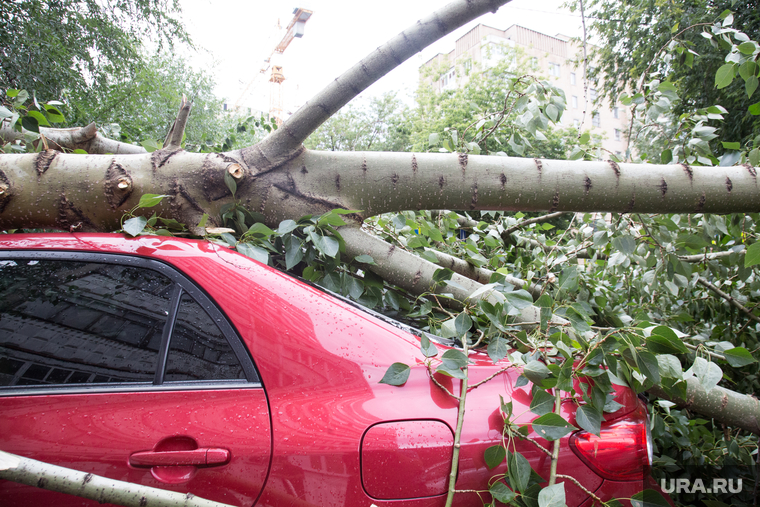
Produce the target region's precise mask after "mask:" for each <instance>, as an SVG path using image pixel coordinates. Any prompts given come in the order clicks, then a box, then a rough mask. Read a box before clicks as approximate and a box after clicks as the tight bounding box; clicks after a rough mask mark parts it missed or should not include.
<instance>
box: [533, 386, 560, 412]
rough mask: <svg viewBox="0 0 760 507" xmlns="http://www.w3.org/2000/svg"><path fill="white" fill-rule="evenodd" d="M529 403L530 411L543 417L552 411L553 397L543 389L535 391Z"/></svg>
mask: <svg viewBox="0 0 760 507" xmlns="http://www.w3.org/2000/svg"><path fill="white" fill-rule="evenodd" d="M535 391H536V392H535V393H533V399H532V400H531V402H530V411H531V412H533V413H534V414H536V415H544V414H548V413H549V412H551V411H553V410H554V396H552V395H551V394H549V393H547V392H546V391H545V390H543V389H536V390H535Z"/></svg>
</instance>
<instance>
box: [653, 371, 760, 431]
mask: <svg viewBox="0 0 760 507" xmlns="http://www.w3.org/2000/svg"><path fill="white" fill-rule="evenodd" d="M686 385H687V387H686V398H685V399H681V398H676V397H673V396H670V395H668V394H667V393H666V392H665V391H664V390H663V389H662V388H661V387H660V386H654V387H652V388H651V389H649V392H650V393H651V394H654V395H655V396H657V397H658V398H663V399H666V400H670V401H672V402H673V403H676V404H677V405H678V406H679V407H680V408H686V409H689V410H691V411H693V412H696V413H698V414H702V415H703V416H706V417H709V418H712V419H715V420H716V421H718V422H720V423H723V424H726V425H728V426H736V427H739V428H742V429H744V430H747V431H749V432H752V433H754V434H756V435H760V401H758V400H757V398H755V397H753V396H750V395H746V394H739V393H737V392H734V391H730V390H728V389H724V388H722V387H713V388H712V389H711V390H710V392H709V393H708V392H705V389H704V388H703V387H702V384H700V383H699V379H697V378H696V377H691V378H689V379H687V381H686Z"/></svg>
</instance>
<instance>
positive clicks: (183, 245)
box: [0, 234, 640, 507]
mask: <svg viewBox="0 0 760 507" xmlns="http://www.w3.org/2000/svg"><path fill="white" fill-rule="evenodd" d="M19 248H24V249H50V248H55V249H61V250H77V251H79V250H81V251H99V252H110V253H120V254H127V255H137V256H145V257H150V258H152V259H157V260H159V261H162V262H165V263H167V264H170V265H172V266H173V267H175V268H176V269H178V270H179V271H181V272H183V273H185V274H186V275H187V276H188V277H190V278H192V279H193V281H194V282H195V283H196V284H198V286H199V287H200V288H201V289H202V290H203V291H205V293H206V294H208V296H209V297H210V298H211V299H212V300H213V301H215V303H216V304H217V305H218V306H219V308H220V309H221V311H222V312H223V313H224V314H225V315H226V316H227V317H228V318H229V320H230V322H231V323H232V325H233V326H234V328H235V329H236V330H237V332H238V334H239V335H240V337H241V339H242V340H243V342H244V343H245V345H246V347H247V349H248V351H249V352H250V354H251V356H252V358H253V360H254V363H255V365H256V369H257V371H258V373H259V375H260V379H261V384H262V386H263V390H264V392H265V393H266V394H265V395H264V394H263V393H262V394H261V400H260V401H262V400H263V399H264V397H265V399H266V401H267V403H268V405H269V417H270V418H271V442H272V448H271V461H270V464H269V471H268V476H267V478H266V482H265V485H264V488H263V491H261V495H260V496H259V498H258V500H257V503H256V505H266V506H270V505H271V506H275V505H277V506H283V505H293V506H306V505H311V506H331V505H336V506H337V505H351V506H353V505H366V506H369V505H370V504H373V503H374V504H376V505H377V506H384V505H387V506H397V507H406V506H409V507H412V506H441V505H443V503H444V498H445V496H444V495H443V494H439V495H433V496H421V494H420V490H419V487H409V488H406V489H405V488H404V487H399V486H397V485H384V486H378V485H377V484H375V485H371V486H370V487H369V489H370V491H368V490H367V487H365V484H363V482H362V463H361V442H362V439H363V438H364V437H365V435H366V434H367V431H369V430H370V428H373V427H377V426H378V425H387V424H391V425H392V424H401V427H403V425H404V424H408V425H409V426H408V427H413V426H414V425H415V424H416V423H415V421H431V420H432V421H436V422H437V424H441V425H445V426H447V427H448V430H449V431H450V432H451V433H452V434H453V429H454V428H455V427H456V420H457V407H458V404H457V401H456V400H455V399H453V398H452V397H451V396H450V395H449V394H447V393H445V392H444V391H443V390H442V389H441V388H440V387H438V386H436V385H435V384H434V383H433V382H431V380H430V378H429V372H428V367H427V365H426V362H425V361H426V358H425V357H424V356H423V355H422V354H421V352H420V350H419V347H420V342H419V338H417V337H416V336H414V335H412V334H409V333H407V332H405V331H403V330H401V329H399V328H396V327H394V326H392V325H391V324H389V323H388V322H385V321H381V320H379V319H377V318H375V317H373V316H371V315H370V314H368V313H366V312H363V311H361V310H359V309H357V308H355V307H353V306H351V305H349V304H348V303H346V302H343V301H340V300H337V299H335V298H333V297H331V296H330V295H328V294H325V293H323V292H321V291H319V290H317V289H316V288H313V287H311V286H309V285H307V284H305V283H303V282H300V281H298V280H295V279H294V278H292V277H290V276H288V275H285V274H283V273H280V272H278V271H276V270H274V269H272V268H269V267H267V266H263V265H261V264H259V263H257V262H255V261H253V260H251V259H248V258H245V257H242V256H241V255H239V254H237V253H235V252H232V251H230V250H228V249H227V248H224V247H221V246H218V245H215V244H212V243H210V242H202V241H200V242H199V241H188V240H180V239H172V238H163V237H140V238H135V239H125V238H124V237H123V236H120V235H114V234H61V235H28V236H27V235H8V236H5V237H3V238H2V239H1V240H0V249H19ZM438 348H439V350H440V351H441V352H443V351H444V350H445V349H446V347H445V346H443V345H438ZM470 359H471V360H472V362H473V364H472V366H470V368H469V369H470V378H471V385H472V384H474V383H476V382H478V381H480V380H482V379H485V378H487V377H489V376H491V375H493V374H495V373H497V372H498V373H497V375H496V377H495V378H494V379H493V380H491V381H490V382H488V383H485V384H483V385H481V386H479V387H477V388H476V389H473V390H472V391H470V392H469V393H468V401H467V408H466V413H465V420H464V428H463V432H462V447H461V454H460V471H459V475H458V479H457V489H477V490H484V489H487V488H488V479H489V478H490V477H492V476H493V475H496V474H497V473H504V471H505V470H506V465H505V464H502V465H500V466H499V467H497V468H496V469H494V470H488V467H487V466H486V464H485V460H484V457H483V452H484V451H485V449H486V448H488V447H490V446H492V445H495V444H497V443H498V442H500V440H501V431H502V427H503V423H504V421H503V419H502V416H501V412H500V411H499V397H500V396H503V397H504V398H505V399H511V400H512V401H513V404H514V406H515V409H514V412H515V414H517V421H516V422H518V423H520V424H529V423H530V422H531V421H532V420H533V419H535V417H536V415H535V414H533V413H531V412H530V411H529V409H528V407H529V405H530V401H531V399H532V397H531V394H530V387H529V386H524V387H520V388H516V387H515V382H516V380H517V377H518V376H519V375H520V370H519V369H517V368H509V369H507V370H506V371H503V372H500V370H501V369H503V368H505V367H506V366H509V365H508V364H507V363H502V364H499V365H494V364H493V363H492V362H491V361H490V359H489V358H488V356H487V355H486V354H485V353H484V352H473V353H472V354H471V355H470ZM395 362H402V363H406V364H408V365H410V366H411V369H410V376H409V379H408V381H407V382H406V384H405V385H404V386H403V387H394V386H389V385H386V384H380V383H379V381H380V379H381V378H382V377H383V374H384V373H385V371H386V369H387V368H388V367H389V366H390V365H391V364H393V363H395ZM436 379H437V380H438V381H439V383H440V384H441V385H443V386H445V387H447V389H448V390H449V391H450V392H451V393H452V394H454V395H458V394H459V390H460V383H459V381H458V380H457V381H455V380H454V379H452V378H451V377H444V376H441V375H439V374H436ZM246 392H247V391H246V390H245V389H241V390H239V391H238V393H239V394H238V395H240V396H245V395H246V394H245V393H246ZM618 392H619V393H620V395H619V396H618V401H619V402H620V403H622V404H623V406H624V407H623V408H622V409H621V410H620V411H619V412H618V413H616V414H614V415H613V416H612V417H619V416H622V415H623V414H625V413H626V412H627V411H631V410H633V408H634V406H635V404H636V403H637V401H636V399H635V396H632V395H631V394H630V392H626V391H625V390H623V389H622V388H621V389H619V391H618ZM1 394H2V393H0V414H2V415H1V416H0V418H1V419H2V420H1V421H0V428H5V430H3V431H2V436H0V440H2V441H0V448H2V449H5V450H10V449H7V448H5V447H6V442H7V440H8V438H9V437H8V436H7V435H8V434H9V433H8V431H10V432H11V433H12V432H13V431H15V430H13V429H12V428H9V426H8V425H7V423H6V420H7V419H6V416H5V413H6V411H5V410H6V409H5V407H6V406H10V405H8V404H9V402H8V399H9V398H4V397H2V396H1ZM139 396H147V397H146V398H145V399H144V400H143V401H141V403H145V404H146V405H145V410H148V411H149V410H151V408H152V407H153V406H154V403H155V400H156V398H151V397H150V396H148V395H144V394H140V395H139ZM154 396H155V395H154ZM226 396H227V393H225V399H229V400H233V399H234V398H235V393H234V392H232V394H229V398H227V397H226ZM27 398H32V397H27ZM230 402H231V401H230ZM14 403H21V405H19V406H23V403H22V401H18V402H14ZM209 403H210V404H211V405H210V406H214V405H215V404H216V401H213V402H212V401H211V400H209ZM44 405H47V401H46V403H45V404H44ZM53 405H54V403H52V404H51V405H50V406H45V407H43V408H40V410H42V411H43V412H45V411H46V410H47V411H48V413H49V410H51V409H52V408H51V407H52V406H53ZM576 406H577V404H576V402H575V401H572V400H566V401H564V402H563V405H562V413H563V415H564V416H566V417H567V418H568V420H570V422H571V423H572V422H574V410H575V407H576ZM227 410H228V411H230V415H229V417H230V418H233V417H234V415H235V408H234V407H233V406H232V405H229V408H228V409H227ZM256 410H257V412H256V413H257V414H263V412H261V409H260V408H259V407H257V408H256ZM241 415H242V414H241ZM16 417H17V419H16V420H17V423H16V424H20V423H21V421H22V420H23V411H22V410H21V409H20V408H19V409H18V412H17V415H16ZM53 425H54V424H53ZM243 426H246V424H243ZM247 426H248V427H250V428H258V430H257V431H262V432H263V431H265V430H264V429H263V427H264V426H265V425H264V424H263V423H261V422H260V421H259V419H258V418H256V421H253V422H249V423H247ZM437 428H438V429H437V430H436V431H435V432H433V435H434V438H431V439H430V442H429V443H430V445H432V446H439V449H438V452H439V455H440V453H445V452H448V451H447V449H449V446H450V443H449V442H448V440H447V439H442V438H439V437H440V435H441V434H442V433H441V431H439V430H441V427H440V426H437ZM237 429H240V430H241V431H242V432H243V433H244V434H245V435H250V434H251V433H250V432H249V431H243V428H241V427H240V426H233V427H232V429H231V431H232V432H235V431H236V430H237ZM188 431H189V430H188ZM402 433H403V432H400V433H399V435H400V436H399V439H398V440H397V442H396V445H397V446H398V448H399V449H405V448H408V442H409V440H408V439H405V438H402V437H401V435H402ZM386 436H387V435H386ZM530 436H531V437H533V440H535V442H537V443H539V444H541V445H543V446H544V447H545V448H550V446H551V444H550V443H548V442H546V441H544V440H542V439H540V438H539V437H538V436H537V435H536V434H535V433H533V434H531V435H530ZM13 438H14V439H15V440H17V441H19V442H21V441H26V444H25V445H26V446H27V447H25V449H26V450H27V451H28V452H31V451H33V449H32V448H31V447H33V446H35V445H40V444H39V442H38V443H34V440H35V439H38V440H39V437H35V436H33V435H27V436H26V437H21V436H18V437H15V436H14V437H13ZM241 438H242V437H241ZM422 440H424V439H422ZM262 441H263V439H262ZM82 442H83V444H82V445H85V446H87V445H90V444H87V443H86V442H87V441H86V439H83V440H82ZM418 443H420V442H418ZM48 444H49V445H53V446H55V445H60V440H53V441H50V442H48ZM19 445H20V444H19ZM146 445H147V447H145V446H143V447H144V448H150V446H151V445H153V444H152V443H146ZM199 445H201V446H204V447H205V446H212V445H214V446H219V447H224V445H223V444H222V443H217V442H216V441H215V440H213V439H210V440H209V441H208V443H207V441H205V440H204V441H203V442H199ZM30 446H31V447H30ZM392 446H393V441H392V438H390V437H388V438H386V442H385V451H384V452H386V453H388V454H389V455H390V454H392ZM441 446H443V447H444V449H440V447H441ZM515 446H516V449H517V450H519V451H520V452H521V453H523V454H524V455H525V456H526V457H528V459H529V460H530V462H531V464H532V465H533V467H534V468H535V469H536V470H537V471H538V472H539V473H540V474H541V475H542V476H543V477H545V478H547V477H548V470H549V464H550V459H549V457H548V456H547V455H546V453H545V452H544V451H541V450H540V449H539V448H538V447H537V446H536V445H535V444H534V443H531V442H529V441H525V440H520V441H516V442H515ZM136 450H143V449H136ZM28 452H27V454H28ZM262 452H263V451H262ZM22 454H23V453H22ZM262 456H263V454H262ZM236 459H237V457H236V454H235V453H233V456H232V459H231V461H230V463H229V464H227V465H224V466H222V467H218V469H219V470H222V469H224V468H225V467H231V466H233V464H235V462H236ZM262 462H263V457H262ZM420 463H423V461H419V460H415V459H409V460H399V463H398V466H397V467H396V469H395V471H396V477H397V480H399V481H404V478H405V477H411V476H417V475H420V474H422V473H423V472H424V470H423V468H424V466H422V465H420ZM436 466H438V467H440V463H439V462H438V463H437V465H436ZM93 467H94V468H96V469H97V470H100V471H102V472H103V475H106V476H110V475H109V470H108V469H107V467H106V468H104V467H100V466H95V465H93ZM209 470H212V469H211V468H207V469H202V470H200V471H199V472H198V474H197V475H196V476H195V477H196V478H200V477H202V473H203V472H207V471H209ZM386 472H387V470H386ZM142 473H143V475H141V476H140V477H139V480H136V481H135V482H143V483H145V482H150V481H151V480H154V479H153V477H152V476H151V475H150V474H147V473H146V472H145V471H143V472H142ZM257 473H258V472H257ZM559 473H561V474H565V475H569V476H572V477H574V478H575V479H577V480H578V481H580V482H581V483H583V484H584V485H585V486H584V487H585V488H586V489H587V490H590V491H593V490H596V489H598V488H599V487H601V485H602V484H603V482H604V481H602V479H601V478H600V477H599V476H598V475H596V474H594V473H593V472H592V471H591V470H590V469H589V468H588V467H587V466H586V465H585V464H584V463H583V462H582V461H581V460H580V459H579V458H578V457H577V456H575V454H574V453H573V452H572V450H571V449H570V448H569V446H568V444H567V437H565V438H564V439H563V440H562V445H561V450H560V459H559ZM134 477H135V476H132V475H130V479H134ZM256 477H257V478H256V479H255V481H259V479H258V477H259V475H256ZM114 478H117V477H114ZM239 480H240V481H244V480H247V478H245V479H244V478H242V477H241V478H239ZM388 480H390V479H388ZM565 482H566V483H567V488H566V489H567V505H569V506H571V507H572V506H576V505H580V504H582V503H583V502H584V501H587V499H588V498H589V495H588V494H587V492H586V491H583V490H582V489H581V488H579V487H577V486H576V485H575V484H574V483H572V482H569V481H565ZM188 484H189V483H188ZM628 486H630V487H628V488H626V487H623V486H620V487H619V488H618V490H617V491H615V492H614V493H615V494H622V495H625V494H627V495H628V496H630V495H632V494H633V493H635V492H637V491H639V490H640V488H639V489H637V487H638V485H637V484H629V485H628ZM8 487H9V486H7V485H5V484H2V483H0V494H4V492H5V491H6V490H7V488H8ZM168 489H178V490H182V488H176V487H175V486H171V487H169V488H168ZM190 491H191V492H192V493H194V494H196V495H199V496H204V497H209V498H212V497H213V489H207V488H206V485H200V484H199V485H198V487H197V488H195V487H193V489H190ZM393 491H402V492H403V491H407V493H406V494H409V495H411V494H412V493H411V492H413V494H414V495H417V496H415V497H414V498H411V497H410V498H397V499H390V497H392V496H395V495H398V494H401V493H391V492H393ZM435 491H439V490H435ZM370 493H372V494H370ZM429 494H430V492H428V493H425V495H429ZM373 495H375V496H373ZM228 496H229V495H228ZM254 496H255V495H253V494H250V495H247V496H246V498H243V497H239V498H234V499H231V498H226V501H228V502H230V503H232V504H233V505H251V502H250V498H252V497H254ZM377 496H380V497H383V498H377ZM486 496H487V495H486ZM618 496H620V495H618ZM455 504H457V505H481V504H482V500H481V499H480V497H479V496H478V495H476V494H473V493H469V494H459V495H457V497H456V501H455Z"/></svg>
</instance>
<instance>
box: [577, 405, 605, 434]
mask: <svg viewBox="0 0 760 507" xmlns="http://www.w3.org/2000/svg"><path fill="white" fill-rule="evenodd" d="M575 422H577V423H578V426H580V427H581V428H583V429H584V430H586V431H588V432H589V433H593V434H594V435H597V436H598V435H599V432H601V430H602V412H601V410H598V409H596V408H594V407H592V406H590V405H581V406H580V407H578V410H577V411H576V412H575Z"/></svg>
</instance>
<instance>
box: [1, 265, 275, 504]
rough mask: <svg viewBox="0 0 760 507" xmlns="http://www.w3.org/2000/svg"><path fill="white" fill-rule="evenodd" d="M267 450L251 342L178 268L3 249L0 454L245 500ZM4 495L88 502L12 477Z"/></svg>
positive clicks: (251, 496) (262, 470) (250, 499)
mask: <svg viewBox="0 0 760 507" xmlns="http://www.w3.org/2000/svg"><path fill="white" fill-rule="evenodd" d="M271 447H272V437H271V428H270V418H269V413H268V405H267V399H266V395H265V392H264V390H263V388H262V386H261V383H260V381H259V377H258V375H257V372H256V370H255V367H254V364H253V362H252V360H251V358H250V355H249V353H248V351H247V350H246V349H245V346H244V345H243V343H242V342H241V341H240V339H239V337H238V336H237V334H236V332H235V330H234V329H233V328H232V326H231V325H230V324H229V322H228V321H227V319H226V318H225V316H224V314H223V312H222V311H221V310H220V309H219V308H216V307H215V305H214V304H213V302H212V301H210V300H209V298H208V297H206V296H205V294H204V293H203V292H202V291H201V290H200V289H198V288H197V287H196V286H195V285H194V284H193V283H192V282H191V281H190V280H189V279H187V278H186V277H185V276H184V275H182V274H181V273H179V272H177V271H176V270H174V269H173V268H171V267H170V266H168V265H166V264H164V263H161V262H158V261H153V260H150V259H143V258H139V257H132V256H124V255H112V254H99V253H77V252H0V450H4V451H7V452H11V453H14V454H19V455H22V456H26V457H30V458H33V459H37V460H40V461H45V462H49V463H54V464H57V465H61V466H64V467H69V468H73V469H77V470H81V471H86V472H90V473H94V474H97V475H102V476H105V477H109V478H113V479H117V480H122V481H128V482H133V483H138V484H143V485H147V486H152V487H156V488H161V489H169V490H175V491H181V492H190V493H193V494H195V495H197V496H201V497H205V498H208V499H211V500H216V501H220V502H224V503H228V504H232V505H252V504H253V503H255V501H256V499H257V497H258V495H259V493H260V492H261V490H262V487H263V484H264V482H265V480H266V477H267V472H268V467H269V462H270V454H271ZM0 498H2V504H3V505H5V506H12V505H25V506H28V505H45V504H47V505H56V506H69V505H97V504H96V502H91V501H87V500H83V499H80V498H77V497H73V496H68V495H63V494H60V493H53V492H49V491H45V490H43V489H37V488H32V487H28V486H22V485H19V484H15V483H10V482H7V481H0Z"/></svg>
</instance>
